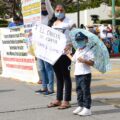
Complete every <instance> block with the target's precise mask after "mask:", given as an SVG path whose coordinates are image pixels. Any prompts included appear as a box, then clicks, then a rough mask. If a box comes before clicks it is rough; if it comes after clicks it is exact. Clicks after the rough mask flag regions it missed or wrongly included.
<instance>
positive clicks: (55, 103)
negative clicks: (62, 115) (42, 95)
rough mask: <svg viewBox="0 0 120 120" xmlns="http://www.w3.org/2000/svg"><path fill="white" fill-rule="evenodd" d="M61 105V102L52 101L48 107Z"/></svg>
mask: <svg viewBox="0 0 120 120" xmlns="http://www.w3.org/2000/svg"><path fill="white" fill-rule="evenodd" d="M60 105H61V102H51V103H50V104H49V105H47V107H48V108H51V107H57V106H60Z"/></svg>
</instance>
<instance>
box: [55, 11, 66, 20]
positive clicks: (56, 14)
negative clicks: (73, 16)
mask: <svg viewBox="0 0 120 120" xmlns="http://www.w3.org/2000/svg"><path fill="white" fill-rule="evenodd" d="M55 17H57V19H59V20H61V19H63V18H64V17H65V13H59V12H55Z"/></svg>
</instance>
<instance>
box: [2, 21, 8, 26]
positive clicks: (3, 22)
mask: <svg viewBox="0 0 120 120" xmlns="http://www.w3.org/2000/svg"><path fill="white" fill-rule="evenodd" d="M7 26H8V21H6V20H0V27H7Z"/></svg>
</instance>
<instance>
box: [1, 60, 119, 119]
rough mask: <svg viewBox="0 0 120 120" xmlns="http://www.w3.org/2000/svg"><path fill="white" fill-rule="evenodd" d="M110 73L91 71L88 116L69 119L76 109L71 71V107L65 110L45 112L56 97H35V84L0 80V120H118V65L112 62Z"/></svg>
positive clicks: (54, 109) (36, 88) (53, 109)
mask: <svg viewBox="0 0 120 120" xmlns="http://www.w3.org/2000/svg"><path fill="white" fill-rule="evenodd" d="M112 64H113V65H112V70H110V71H109V72H108V73H106V74H101V73H99V72H97V71H96V70H95V69H93V80H92V85H91V86H92V99H93V103H92V113H93V115H92V116H87V117H80V116H77V115H73V114H72V111H73V110H74V109H75V108H76V107H77V101H76V93H75V81H74V76H73V71H72V83H73V92H72V101H71V105H72V107H71V108H69V109H66V110H58V109H57V108H49V109H48V108H47V104H49V103H50V102H51V101H52V100H54V99H55V96H56V94H54V95H51V96H44V95H36V94H35V92H34V91H36V90H38V89H39V88H40V85H38V84H31V83H26V82H20V81H18V80H13V79H6V78H0V120H113V119H114V120H119V116H120V75H119V74H120V62H119V60H118V61H113V60H112Z"/></svg>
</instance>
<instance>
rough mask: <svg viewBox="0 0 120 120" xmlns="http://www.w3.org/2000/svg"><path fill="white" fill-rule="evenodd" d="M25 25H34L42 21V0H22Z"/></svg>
mask: <svg viewBox="0 0 120 120" xmlns="http://www.w3.org/2000/svg"><path fill="white" fill-rule="evenodd" d="M21 2H22V13H23V19H24V24H25V25H26V24H28V23H29V24H30V23H31V24H33V23H36V22H37V21H39V22H40V19H41V0H22V1H21Z"/></svg>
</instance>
